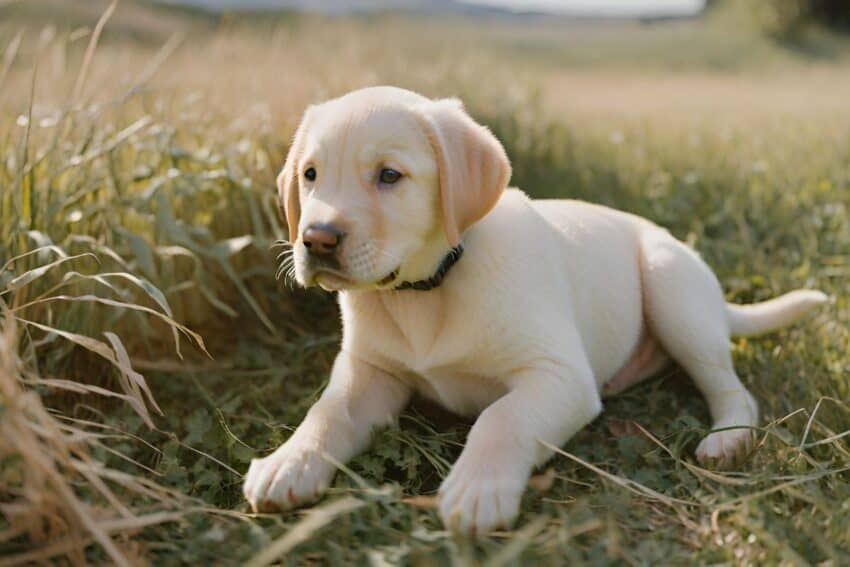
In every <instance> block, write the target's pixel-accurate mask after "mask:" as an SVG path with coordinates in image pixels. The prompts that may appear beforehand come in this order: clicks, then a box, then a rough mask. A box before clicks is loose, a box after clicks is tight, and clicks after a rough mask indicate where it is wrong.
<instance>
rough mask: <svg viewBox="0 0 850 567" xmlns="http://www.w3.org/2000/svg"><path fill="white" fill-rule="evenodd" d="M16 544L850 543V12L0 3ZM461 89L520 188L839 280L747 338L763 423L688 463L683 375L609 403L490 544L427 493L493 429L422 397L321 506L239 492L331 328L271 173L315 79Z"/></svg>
mask: <svg viewBox="0 0 850 567" xmlns="http://www.w3.org/2000/svg"><path fill="white" fill-rule="evenodd" d="M0 53H2V57H0V309H2V311H0V326H2V333H0V462H2V469H0V565H14V564H25V563H28V562H33V561H44V560H48V559H52V560H58V559H60V558H61V559H63V560H64V561H65V562H71V563H80V564H82V563H100V562H110V563H118V564H136V563H155V564H158V565H172V564H198V565H201V564H241V563H246V562H248V564H251V565H265V564H271V563H274V562H277V561H279V562H280V563H281V564H286V565H301V564H326V563H333V564H346V565H347V564H374V565H385V564H396V563H402V564H416V565H431V564H434V565H439V564H445V563H457V564H479V563H480V564H486V565H511V564H517V565H519V564H532V565H534V564H570V565H580V564H591V565H613V564H623V563H625V564H631V565H644V564H647V565H656V564H667V565H693V564H708V563H711V564H718V563H722V564H736V565H765V564H786V565H798V564H799V565H805V564H820V565H835V566H838V565H846V564H848V563H850V405H848V401H847V400H848V399H850V330H848V323H850V301H848V292H850V218H849V217H848V213H850V211H848V208H850V107H848V102H847V101H850V40H848V39H847V38H843V37H840V36H836V35H832V34H831V33H828V32H825V31H822V30H818V29H812V30H810V31H809V33H807V34H806V36H805V37H804V38H803V39H802V40H800V41H799V42H798V43H796V44H794V45H790V46H789V45H782V44H777V43H774V42H772V41H770V40H768V39H765V38H764V37H763V36H762V35H760V34H759V33H758V31H757V29H756V26H755V24H754V23H753V22H752V21H751V20H750V19H749V18H748V12H747V11H746V10H743V9H741V8H740V7H738V3H731V2H730V3H727V4H722V3H721V5H720V7H718V8H717V9H715V10H714V11H713V12H711V13H709V14H708V15H707V16H706V17H704V18H701V19H698V20H689V21H682V22H659V23H655V24H638V23H625V22H623V23H612V24H607V25H601V24H593V23H585V24H576V23H568V22H556V21H545V20H540V19H533V18H530V19H520V20H506V19H500V18H484V19H479V20H476V19H463V20H461V19H446V18H437V17H432V18H420V19H419V20H417V21H412V20H411V19H409V18H405V17H403V16H400V15H392V14H382V15H373V16H364V17H358V18H354V17H346V18H322V17H319V16H303V15H293V14H282V15H280V16H277V15H275V16H272V17H255V16H249V15H242V16H234V15H230V16H222V17H213V16H210V15H207V14H203V13H199V12H193V11H190V10H176V9H175V10H167V9H165V8H161V7H154V6H150V5H148V4H145V3H140V2H133V1H127V2H122V3H120V4H119V5H118V7H117V9H115V10H114V11H110V10H109V9H108V5H107V4H106V3H103V2H99V1H92V2H84V3H83V2H81V3H66V2H59V1H58V0H57V1H50V0H35V1H29V0H27V1H20V2H2V1H0ZM382 83H389V84H396V85H399V86H404V87H408V88H413V89H416V90H419V91H422V92H424V93H426V94H428V95H431V96H447V95H454V96H460V97H461V98H463V99H464V101H465V103H466V105H467V108H468V109H469V110H470V112H471V113H472V114H473V115H474V116H475V117H476V118H477V119H479V120H480V121H481V122H483V123H485V124H487V125H488V126H489V127H490V128H491V129H492V130H493V131H494V132H495V133H496V134H497V136H498V137H499V138H500V139H501V140H502V142H503V143H504V145H505V147H506V148H507V151H508V154H509V156H510V158H511V159H512V162H513V166H514V177H513V179H512V185H515V186H518V187H521V188H523V189H524V190H526V191H527V192H528V193H530V194H532V195H534V196H559V197H574V198H581V199H586V200H590V201H593V202H598V203H603V204H607V205H611V206H615V207H618V208H621V209H625V210H629V211H632V212H635V213H638V214H641V215H644V216H646V217H648V218H650V219H653V220H654V221H656V222H658V223H660V224H662V225H664V226H667V227H668V228H670V230H671V231H672V232H673V233H674V234H675V235H676V236H678V237H680V238H682V239H683V240H686V241H687V242H689V243H690V244H692V245H693V246H694V247H695V248H696V249H697V250H699V252H700V253H701V254H702V255H703V257H704V258H705V259H706V260H707V261H708V263H709V264H710V265H711V266H712V267H713V268H714V269H715V271H716V273H717V274H718V276H719V277H720V280H721V282H722V283H723V285H724V289H725V291H726V293H727V298H728V299H729V300H730V301H735V302H750V301H756V300H761V299H766V298H769V297H771V296H774V295H777V294H779V293H781V292H783V291H787V290H790V289H793V288H797V287H810V288H818V289H821V290H824V291H825V292H827V293H828V294H829V295H830V296H831V301H830V303H829V304H828V305H827V306H825V307H824V308H823V309H821V310H819V311H818V313H816V314H815V315H813V316H812V317H809V318H807V319H805V320H804V321H803V322H801V323H800V324H798V325H797V326H795V327H793V328H790V329H787V330H784V331H782V332H779V333H776V334H773V335H769V336H766V337H763V338H758V339H746V340H745V339H736V340H735V341H734V342H733V344H732V349H733V351H734V357H735V361H736V366H737V369H738V371H739V374H740V376H741V377H742V379H743V381H744V383H745V384H746V385H747V386H748V387H749V388H750V390H751V391H752V392H753V393H754V395H755V396H756V398H757V400H758V401H759V404H760V406H761V410H762V414H763V418H762V423H763V427H762V428H761V429H759V431H758V439H759V442H758V446H757V449H756V451H755V452H754V453H753V454H752V455H751V456H750V457H749V458H748V459H747V461H746V462H744V463H742V464H741V465H739V466H738V467H736V468H735V470H727V471H716V470H709V469H705V468H701V467H699V466H697V464H696V461H695V459H694V458H693V450H694V448H695V446H696V443H697V442H698V440H699V439H700V438H701V436H702V435H704V434H705V432H706V430H707V427H708V426H709V421H708V415H707V409H706V406H705V404H704V402H703V400H702V399H701V398H700V396H699V394H698V393H697V392H696V390H695V389H694V388H693V387H692V386H691V384H690V383H689V380H688V378H687V376H685V375H684V374H682V373H681V372H679V371H674V372H670V373H667V374H665V375H663V376H659V377H657V378H656V379H653V380H651V381H649V382H648V383H645V384H643V385H641V386H639V387H637V388H635V389H633V390H631V391H628V392H626V393H625V394H623V395H621V396H619V397H617V398H615V399H613V400H610V401H608V402H607V403H606V407H605V410H604V413H603V414H602V415H601V416H600V417H599V418H598V419H597V420H596V421H595V422H594V423H593V424H592V425H591V426H590V427H588V428H587V429H586V430H584V431H583V432H582V433H581V434H579V435H578V436H576V437H575V438H574V439H572V440H571V441H570V442H569V443H568V444H567V445H566V446H565V447H564V452H563V453H562V454H559V455H557V456H556V457H555V458H554V459H553V460H552V461H551V462H550V463H549V464H548V465H547V466H546V467H544V469H543V470H541V471H539V474H537V475H536V476H535V477H534V478H533V480H532V488H530V489H529V491H528V492H527V494H526V496H525V498H524V500H523V508H522V514H521V517H520V521H519V523H518V525H517V526H516V528H515V530H514V531H510V532H502V533H497V534H494V535H492V536H490V537H487V538H481V539H478V540H468V539H464V538H459V537H454V536H452V535H451V534H449V533H448V532H446V531H444V530H443V527H442V525H441V524H440V522H439V519H438V517H437V515H436V511H435V510H434V508H433V498H431V497H432V496H433V495H434V493H435V491H436V489H437V487H438V485H439V482H440V479H441V478H443V477H444V476H445V474H446V472H447V470H448V468H449V467H450V464H451V463H452V461H453V460H454V459H455V458H456V457H457V455H458V454H459V452H460V448H461V446H462V443H463V440H464V438H465V435H466V433H467V431H468V429H469V425H470V424H469V423H468V422H465V421H462V420H459V419H458V418H456V417H454V416H451V415H448V414H446V413H445V412H442V411H441V410H439V409H438V408H434V407H432V406H429V405H427V404H424V403H417V404H415V405H414V407H412V408H411V409H409V410H408V411H406V412H405V413H404V415H403V416H402V417H401V419H400V421H399V424H398V425H397V426H396V427H393V428H391V429H389V430H387V431H384V432H381V433H379V434H378V435H377V437H376V440H375V444H374V446H373V448H372V449H371V450H370V451H369V452H367V453H365V454H364V455H362V456H361V457H359V458H358V459H356V460H355V461H354V462H353V463H351V464H350V465H349V467H348V468H347V469H346V470H344V471H341V472H340V473H339V474H338V475H337V479H336V481H335V484H334V486H333V488H332V490H331V491H330V494H329V495H328V496H327V497H326V498H324V499H323V500H322V501H321V502H319V503H318V504H317V505H315V506H314V507H312V508H309V509H305V510H299V511H295V512H292V513H288V514H285V515H253V514H250V513H248V510H247V507H246V505H245V503H244V502H243V500H242V495H241V475H242V474H243V473H244V472H245V471H246V470H247V467H248V463H249V462H250V459H251V458H253V457H256V456H260V455H264V454H266V453H267V452H268V451H270V450H272V449H274V448H275V447H276V446H277V445H278V444H280V443H281V442H282V441H283V440H285V439H286V438H287V436H288V435H289V433H290V432H291V431H292V429H293V428H294V427H295V426H296V425H297V424H298V423H299V421H300V419H301V418H302V417H303V415H304V413H305V412H306V410H307V408H308V407H309V406H310V404H311V402H312V401H313V400H315V399H316V397H317V395H318V393H319V392H320V391H321V389H322V387H323V385H324V383H325V381H326V379H327V374H328V371H329V368H330V364H331V362H332V360H333V356H334V354H335V351H336V348H337V344H338V341H339V332H340V331H339V322H338V316H337V314H336V306H335V302H334V298H333V297H332V296H331V295H329V294H326V293H324V292H320V291H316V290H308V291H304V290H299V289H293V288H292V286H291V285H290V284H289V283H288V282H285V281H278V280H276V279H275V272H276V269H277V260H276V258H275V255H276V250H274V249H273V248H272V245H273V244H274V243H275V241H277V240H279V239H281V238H284V237H285V236H286V234H285V227H284V226H283V225H282V224H281V222H280V220H279V219H278V216H277V209H276V203H275V189H274V178H275V175H276V173H277V171H278V169H279V168H280V166H281V165H282V161H283V156H284V155H285V151H286V148H287V144H288V141H289V138H290V136H291V134H292V131H293V129H294V126H295V124H296V123H297V120H298V118H299V115H300V112H301V111H302V110H303V108H304V106H305V105H306V104H308V103H310V102H315V101H319V100H323V99H326V98H328V97H332V96H335V95H338V94H341V93H344V92H346V91H347V90H349V89H352V88H356V87H360V86H365V85H372V84H382Z"/></svg>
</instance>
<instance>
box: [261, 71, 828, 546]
mask: <svg viewBox="0 0 850 567" xmlns="http://www.w3.org/2000/svg"><path fill="white" fill-rule="evenodd" d="M510 176H511V167H510V164H509V162H508V158H507V156H506V155H505V151H504V149H503V148H502V146H501V144H500V143H499V141H498V140H496V138H495V137H494V136H493V135H492V134H491V133H490V132H489V131H488V130H487V129H486V128H484V127H483V126H481V125H479V124H477V123H476V122H475V121H473V120H472V119H471V118H470V117H469V115H468V114H466V112H465V111H464V109H463V107H462V105H461V103H460V102H459V101H458V100H455V99H444V100H430V99H427V98H425V97H422V96H420V95H418V94H416V93H413V92H409V91H406V90H401V89H397V88H392V87H375V88H367V89H363V90H358V91H354V92H352V93H349V94H347V95H345V96H343V97H341V98H338V99H335V100H331V101H330V102H325V103H323V104H321V105H318V106H312V107H310V108H308V109H307V111H306V112H305V113H304V117H303V120H302V122H301V125H300V126H299V127H298V130H297V132H296V134H295V138H294V140H293V143H292V146H291V149H290V151H289V155H288V156H287V159H286V163H285V165H284V167H283V171H282V172H281V174H280V176H279V178H278V187H279V192H280V200H281V203H282V206H283V209H284V211H285V215H286V219H287V222H288V225H289V234H290V238H291V240H292V247H293V258H292V260H293V269H294V277H295V279H296V280H297V281H298V283H299V284H301V285H303V286H311V285H319V286H321V287H322V288H324V289H326V290H337V291H339V295H338V297H339V304H340V308H341V311H342V323H343V339H342V348H341V350H340V352H339V354H338V355H337V358H336V361H335V363H334V365H333V370H332V372H331V377H330V383H329V384H328V386H327V388H326V389H325V391H324V392H323V394H322V396H321V398H320V399H319V401H318V402H316V404H315V405H314V406H313V407H312V408H311V409H310V411H309V412H308V413H307V416H306V418H305V419H304V422H303V423H302V424H301V425H300V426H299V427H298V429H297V430H296V431H295V432H294V433H293V434H292V436H291V437H290V438H289V440H288V441H287V442H286V443H284V444H283V445H282V446H281V447H280V448H278V449H277V450H276V451H275V452H274V453H272V454H271V455H269V456H268V457H265V458H263V459H255V460H254V461H252V463H251V467H250V469H249V471H248V474H247V476H246V478H245V485H244V493H245V497H246V498H247V500H248V502H249V503H250V505H251V507H252V508H253V509H254V510H258V511H272V510H282V509H286V508H290V507H292V506H296V505H299V504H303V503H305V502H308V501H311V500H313V499H315V498H317V497H318V496H319V495H320V494H321V493H322V491H323V490H324V489H325V488H326V487H327V486H328V484H329V483H330V481H331V480H332V477H333V475H334V472H335V466H334V462H345V461H348V460H349V459H351V458H352V457H354V456H355V455H356V454H357V453H358V452H360V451H361V450H363V449H364V448H365V447H366V446H367V444H368V442H369V438H370V435H371V433H372V431H373V430H374V429H375V428H376V427H381V426H385V425H387V424H389V423H391V422H392V421H393V420H394V419H395V418H396V416H397V415H398V414H399V412H401V411H402V409H403V408H404V407H405V405H406V404H407V403H408V401H409V400H410V397H411V395H412V394H414V393H417V394H420V395H423V396H426V397H427V398H430V399H432V400H435V401H437V402H438V403H440V404H442V405H443V406H445V407H447V408H448V409H450V410H452V411H454V412H456V413H459V414H465V415H473V416H478V418H477V421H476V422H475V425H474V426H473V427H472V429H471V431H470V432H469V437H468V438H467V441H466V446H465V447H464V449H463V452H462V453H461V455H460V457H459V458H458V460H457V462H456V463H455V465H454V467H453V468H452V470H451V472H450V474H449V475H448V477H447V478H446V479H445V481H444V482H443V484H442V486H441V487H440V491H439V503H440V504H439V505H440V515H441V517H442V519H443V521H444V523H445V524H446V525H447V526H449V527H450V528H452V529H455V530H458V531H463V532H467V533H484V532H488V531H490V530H493V529H495V528H498V527H507V526H510V525H511V524H512V523H513V522H514V520H515V519H516V516H517V514H518V511H519V505H520V498H521V496H522V494H523V491H524V489H525V486H526V482H527V481H528V478H529V475H530V473H531V471H532V470H533V469H534V467H535V466H537V465H540V464H541V463H543V462H544V461H546V460H547V459H548V458H549V457H550V456H551V451H550V450H548V449H547V448H546V447H545V446H544V445H543V444H541V443H540V441H544V442H547V443H548V444H550V445H555V446H560V445H563V444H564V443H565V442H566V441H567V440H568V439H569V438H570V437H571V436H572V435H574V434H575V433H576V432H577V431H579V429H581V428H582V427H584V426H585V425H586V424H588V423H589V422H590V421H592V420H593V419H594V418H595V417H596V416H597V415H598V414H599V412H600V410H601V409H602V397H604V396H605V395H611V394H614V393H617V392H619V391H622V390H624V389H625V388H628V387H629V386H631V385H633V384H635V383H637V382H639V381H641V380H643V379H645V378H647V377H649V376H651V375H652V374H653V373H655V372H657V371H658V370H659V369H660V368H662V367H663V366H664V365H665V364H667V363H668V362H669V361H675V362H677V363H678V364H680V365H681V366H682V367H684V369H685V370H686V371H687V372H688V373H689V374H690V376H691V377H692V378H693V380H694V382H695V383H696V385H697V387H698V388H699V390H700V391H701V392H702V394H703V395H704V396H705V398H706V401H707V402H708V405H709V408H710V410H711V416H712V419H713V421H714V429H715V431H714V432H713V433H710V434H709V435H708V436H707V437H705V438H704V439H703V440H702V442H701V443H700V444H699V446H698V447H697V451H696V455H697V458H698V459H699V460H700V461H707V460H716V461H719V462H721V463H727V462H731V461H732V460H734V459H735V458H736V457H738V456H740V455H742V454H743V453H745V452H746V451H747V449H748V447H749V445H750V442H751V437H752V435H751V430H750V429H749V428H751V427H752V426H755V425H756V424H757V414H758V410H757V407H756V402H755V400H754V399H753V397H752V396H751V395H750V394H749V393H748V392H747V390H746V389H745V388H744V386H743V385H742V384H741V381H740V380H739V379H738V377H737V376H736V374H735V369H734V368H733V366H732V357H731V355H730V350H729V337H730V335H754V334H758V333H764V332H768V331H771V330H774V329H778V328H780V327H783V326H785V325H788V324H790V323H792V322H793V321H795V320H796V319H798V318H799V317H800V316H802V315H803V314H804V313H805V312H806V311H808V310H809V309H810V308H812V307H813V306H815V305H817V304H819V303H822V302H823V301H824V300H825V299H826V296H824V294H822V293H820V292H818V291H804V290H798V291H794V292H791V293H789V294H787V295H783V296H782V297H779V298H777V299H773V300H771V301H767V302H765V303H760V304H757V305H748V306H739V305H730V304H727V303H726V302H725V300H724V297H723V292H722V291H721V288H720V285H719V283H718V281H717V278H716V277H715V276H714V274H713V273H712V272H711V270H710V269H709V268H708V266H707V265H706V264H705V263H704V262H703V261H702V260H701V259H700V257H699V256H698V255H697V254H696V253H695V252H694V251H692V250H691V249H690V248H688V247H687V246H685V245H684V244H682V243H681V242H679V241H677V240H676V239H675V238H673V237H672V236H671V235H670V234H669V233H668V232H667V231H666V230H664V229H662V228H659V227H658V226H656V225H654V224H652V223H651V222H649V221H647V220H645V219H642V218H639V217H637V216H634V215H630V214H627V213H623V212H619V211H615V210H612V209H609V208H606V207H601V206H596V205H591V204H587V203H583V202H578V201H569V200H536V201H535V200H531V199H529V198H528V197H527V196H526V195H525V194H523V193H522V192H520V191H519V190H516V189H509V190H507V191H506V190H505V188H506V185H507V183H508V180H509V178H510Z"/></svg>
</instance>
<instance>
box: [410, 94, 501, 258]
mask: <svg viewBox="0 0 850 567" xmlns="http://www.w3.org/2000/svg"><path fill="white" fill-rule="evenodd" d="M419 110H420V112H421V122H422V124H423V126H424V128H425V134H426V135H427V136H428V140H429V141H430V143H431V147H432V148H433V150H434V155H435V156H436V158H437V166H438V168H439V175H440V204H441V210H442V217H443V229H444V230H445V232H446V238H447V239H448V241H449V244H451V245H452V246H457V245H458V243H459V242H460V235H461V234H463V231H465V230H466V229H467V228H469V227H470V226H472V224H474V223H475V222H476V221H478V220H479V219H481V217H483V216H484V215H486V214H487V213H489V212H490V210H491V209H492V208H493V207H494V206H496V203H497V202H498V200H499V197H500V196H501V195H502V191H504V189H505V186H507V184H508V180H509V179H510V177H511V164H510V162H509V161H508V157H507V155H506V154H505V149H504V148H503V147H502V144H501V143H499V140H497V139H496V137H495V136H494V135H493V134H492V133H491V132H490V130H488V129H487V128H485V127H484V126H482V125H480V124H478V123H477V122H475V120H473V119H472V118H471V117H470V116H469V115H468V114H467V113H466V111H465V110H464V109H463V104H462V103H461V102H460V101H459V100H458V99H455V98H452V99H441V100H435V101H432V102H428V103H425V104H423V105H421V106H420V107H419Z"/></svg>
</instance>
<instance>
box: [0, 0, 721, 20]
mask: <svg viewBox="0 0 850 567" xmlns="http://www.w3.org/2000/svg"><path fill="white" fill-rule="evenodd" d="M0 1H2V0H0ZM159 1H160V2H167V3H172V4H191V5H195V6H204V7H207V8H211V9H229V8H239V7H242V8H295V9H309V10H311V11H319V12H332V13H334V12H351V11H355V12H356V11H361V10H367V11H368V10H371V9H376V8H381V7H402V6H408V7H410V6H416V7H417V8H418V9H422V8H423V7H425V6H428V1H427V0H159ZM454 1H455V2H456V3H457V4H468V5H477V6H492V7H496V8H501V9H505V10H511V11H515V12H543V13H552V14H561V15H566V16H596V17H598V16H603V17H604V16H608V17H626V18H629V17H637V18H645V17H671V16H693V15H696V14H698V13H699V12H701V11H702V9H703V7H704V6H705V0H454ZM435 5H436V6H438V7H441V8H442V9H445V7H446V2H437V3H436V4H435ZM426 9H427V8H426ZM436 9H439V8H436Z"/></svg>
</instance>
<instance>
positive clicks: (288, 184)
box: [277, 108, 310, 242]
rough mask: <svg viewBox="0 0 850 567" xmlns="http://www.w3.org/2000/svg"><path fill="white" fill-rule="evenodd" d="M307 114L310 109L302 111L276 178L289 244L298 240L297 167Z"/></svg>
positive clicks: (280, 208)
mask: <svg viewBox="0 0 850 567" xmlns="http://www.w3.org/2000/svg"><path fill="white" fill-rule="evenodd" d="M309 112H310V108H308V109H307V110H306V111H304V116H303V117H302V118H301V124H299V125H298V129H297V130H295V136H294V137H293V138H292V143H291V144H290V146H289V153H287V154H286V161H285V162H284V164H283V169H282V170H281V172H280V174H279V175H278V176H277V196H278V209H279V210H281V211H282V213H283V216H285V217H286V223H287V225H288V226H289V240H290V241H291V242H295V240H296V239H297V238H298V221H299V219H300V218H301V201H300V199H299V195H298V178H299V173H300V172H299V171H298V165H299V163H300V161H301V154H302V152H303V151H304V133H305V132H306V130H307V117H308V114H309Z"/></svg>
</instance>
